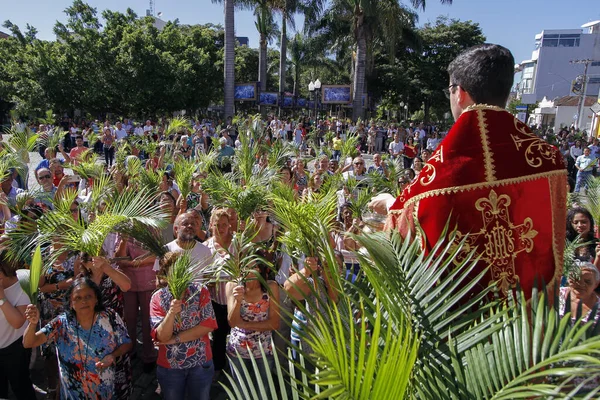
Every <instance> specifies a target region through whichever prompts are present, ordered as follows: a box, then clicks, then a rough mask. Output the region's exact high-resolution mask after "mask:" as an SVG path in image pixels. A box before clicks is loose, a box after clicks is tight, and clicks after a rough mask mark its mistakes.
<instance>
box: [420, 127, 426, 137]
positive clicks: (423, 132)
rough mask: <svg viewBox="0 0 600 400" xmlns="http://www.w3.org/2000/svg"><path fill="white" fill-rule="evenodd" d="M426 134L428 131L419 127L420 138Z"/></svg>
mask: <svg viewBox="0 0 600 400" xmlns="http://www.w3.org/2000/svg"><path fill="white" fill-rule="evenodd" d="M425 136H427V132H425V131H424V130H423V129H419V139H423V138H425Z"/></svg>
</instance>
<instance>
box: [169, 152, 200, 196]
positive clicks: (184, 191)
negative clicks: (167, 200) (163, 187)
mask: <svg viewBox="0 0 600 400" xmlns="http://www.w3.org/2000/svg"><path fill="white" fill-rule="evenodd" d="M173 172H174V173H175V182H177V186H178V187H179V192H180V193H181V197H183V198H184V199H185V198H187V196H188V195H189V194H190V193H191V192H192V180H193V177H194V173H195V172H196V164H195V163H194V162H193V161H188V160H178V161H177V162H176V163H175V164H174V165H173Z"/></svg>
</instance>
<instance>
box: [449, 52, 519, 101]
mask: <svg viewBox="0 0 600 400" xmlns="http://www.w3.org/2000/svg"><path fill="white" fill-rule="evenodd" d="M514 68H515V59H514V57H513V55H512V53H511V52H510V50H508V49H507V48H505V47H502V46H500V45H497V44H490V43H485V44H481V45H477V46H473V47H470V48H468V49H466V50H465V51H463V52H462V53H460V54H459V55H458V56H457V57H456V58H455V59H454V60H453V61H452V62H451V63H450V65H449V66H448V74H449V75H450V84H451V85H458V86H460V87H461V88H462V89H463V90H464V91H465V92H467V93H468V94H469V95H470V96H471V99H473V101H474V102H475V103H476V104H488V105H493V106H498V107H502V108H504V107H506V102H507V100H508V96H509V94H510V89H511V88H512V85H513V81H514V73H515V70H514Z"/></svg>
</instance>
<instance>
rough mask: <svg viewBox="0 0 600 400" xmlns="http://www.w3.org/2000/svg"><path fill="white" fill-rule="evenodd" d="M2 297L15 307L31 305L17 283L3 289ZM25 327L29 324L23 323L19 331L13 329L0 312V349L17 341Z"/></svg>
mask: <svg viewBox="0 0 600 400" xmlns="http://www.w3.org/2000/svg"><path fill="white" fill-rule="evenodd" d="M4 296H5V297H6V301H7V302H9V303H10V304H12V305H13V306H15V307H19V306H26V305H28V304H31V301H29V296H27V294H26V293H25V292H24V291H23V289H21V285H20V284H19V282H18V281H17V282H15V283H14V284H13V285H11V286H9V287H7V288H6V289H4ZM27 325H29V322H27V321H25V323H24V324H23V326H22V327H20V328H19V329H15V328H13V327H12V325H10V324H9V323H8V321H7V320H6V316H5V315H4V312H2V311H0V349H4V348H6V347H8V346H9V345H11V344H13V343H14V342H16V341H17V340H19V339H20V338H21V337H22V336H23V333H25V329H26V328H27Z"/></svg>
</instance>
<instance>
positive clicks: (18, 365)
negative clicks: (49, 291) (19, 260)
mask: <svg viewBox="0 0 600 400" xmlns="http://www.w3.org/2000/svg"><path fill="white" fill-rule="evenodd" d="M29 303H30V301H29V297H28V296H27V294H26V293H25V292H24V291H23V289H21V286H20V285H19V280H18V278H17V273H16V268H15V267H14V266H13V265H11V264H9V263H8V262H6V259H5V257H4V256H0V398H1V399H6V398H8V384H9V383H10V387H11V389H12V391H13V393H14V394H15V396H16V397H17V399H19V400H21V399H32V400H35V398H36V397H35V391H34V390H33V386H32V384H31V379H30V377H29V360H30V357H31V350H28V349H25V348H24V347H23V333H24V332H25V328H27V322H26V318H25V308H27V305H28V304H29Z"/></svg>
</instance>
